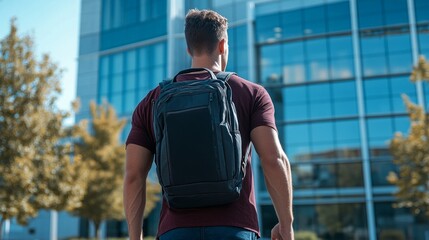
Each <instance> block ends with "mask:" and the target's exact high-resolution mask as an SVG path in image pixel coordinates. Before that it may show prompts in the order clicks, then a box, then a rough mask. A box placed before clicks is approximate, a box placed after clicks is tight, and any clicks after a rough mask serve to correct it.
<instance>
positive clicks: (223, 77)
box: [216, 72, 237, 82]
mask: <svg viewBox="0 0 429 240" xmlns="http://www.w3.org/2000/svg"><path fill="white" fill-rule="evenodd" d="M232 75H237V73H235V72H219V73H218V74H216V78H217V79H221V80H223V81H225V82H228V80H229V79H230V78H231V76H232Z"/></svg>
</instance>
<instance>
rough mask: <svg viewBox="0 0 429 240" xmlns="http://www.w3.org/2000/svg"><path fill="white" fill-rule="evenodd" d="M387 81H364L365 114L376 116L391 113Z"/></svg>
mask: <svg viewBox="0 0 429 240" xmlns="http://www.w3.org/2000/svg"><path fill="white" fill-rule="evenodd" d="M388 81H389V80H388V79H386V78H381V79H371V80H365V81H364V89H365V90H364V91H365V110H366V113H368V114H374V113H375V114H378V113H388V112H390V111H391V105H390V94H389V82H388Z"/></svg>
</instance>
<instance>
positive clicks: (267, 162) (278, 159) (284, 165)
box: [260, 153, 290, 170]
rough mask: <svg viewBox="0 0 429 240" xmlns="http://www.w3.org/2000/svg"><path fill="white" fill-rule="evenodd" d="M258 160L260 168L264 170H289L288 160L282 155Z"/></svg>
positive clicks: (272, 155)
mask: <svg viewBox="0 0 429 240" xmlns="http://www.w3.org/2000/svg"><path fill="white" fill-rule="evenodd" d="M260 159H261V164H262V167H263V168H264V169H266V170H269V169H270V170H280V169H284V170H288V169H290V164H289V159H288V158H287V156H286V154H284V153H279V154H271V155H267V156H261V157H260Z"/></svg>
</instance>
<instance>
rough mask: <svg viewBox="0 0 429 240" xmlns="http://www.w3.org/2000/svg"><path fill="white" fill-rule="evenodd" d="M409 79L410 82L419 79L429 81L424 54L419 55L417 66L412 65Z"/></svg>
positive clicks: (428, 64)
mask: <svg viewBox="0 0 429 240" xmlns="http://www.w3.org/2000/svg"><path fill="white" fill-rule="evenodd" d="M410 80H411V81H412V82H416V81H421V80H426V81H429V63H428V62H427V61H426V59H425V57H424V56H420V58H419V61H418V63H417V66H414V67H413V71H412V72H411V75H410Z"/></svg>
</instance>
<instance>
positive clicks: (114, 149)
mask: <svg viewBox="0 0 429 240" xmlns="http://www.w3.org/2000/svg"><path fill="white" fill-rule="evenodd" d="M90 111H91V119H88V120H82V121H81V122H80V123H78V124H77V125H76V126H75V127H74V129H73V132H74V134H73V135H74V136H75V138H76V140H77V141H76V142H75V145H74V152H75V154H76V155H77V156H80V158H82V163H83V164H84V165H85V168H86V169H87V173H88V174H87V178H86V186H87V187H86V189H85V194H84V197H83V200H82V205H81V207H79V208H77V209H76V210H75V211H74V213H75V214H76V215H78V216H81V217H85V218H87V219H88V220H90V221H91V222H92V223H93V224H94V227H95V234H96V236H97V238H99V239H101V231H100V225H101V224H102V222H103V221H105V220H113V219H115V220H122V219H124V218H125V214H124V211H123V199H122V193H123V178H124V164H125V146H124V144H122V143H121V142H120V138H119V136H120V134H121V132H122V130H123V128H124V126H125V123H126V122H125V120H124V119H118V117H117V115H116V113H115V110H114V109H113V107H111V106H109V105H108V104H107V103H104V104H102V105H96V104H95V103H94V102H91V104H90ZM159 191H160V190H159V187H158V186H157V185H155V184H153V183H149V184H148V192H147V197H148V199H147V202H146V209H145V213H146V214H147V213H149V212H150V211H151V210H152V209H153V208H154V207H155V205H156V202H157V201H158V195H159Z"/></svg>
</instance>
